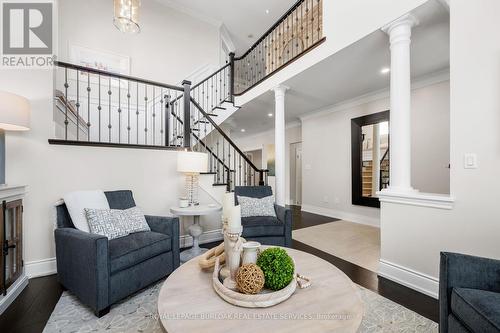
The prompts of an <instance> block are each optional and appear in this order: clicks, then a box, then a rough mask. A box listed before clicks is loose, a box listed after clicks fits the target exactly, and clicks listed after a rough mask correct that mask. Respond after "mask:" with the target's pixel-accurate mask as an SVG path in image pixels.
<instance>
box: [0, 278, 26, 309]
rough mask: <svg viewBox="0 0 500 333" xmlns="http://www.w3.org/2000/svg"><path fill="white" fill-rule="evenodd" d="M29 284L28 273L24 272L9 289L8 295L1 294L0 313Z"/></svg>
mask: <svg viewBox="0 0 500 333" xmlns="http://www.w3.org/2000/svg"><path fill="white" fill-rule="evenodd" d="M27 285H28V277H27V276H26V274H22V275H21V277H19V279H17V281H16V282H14V284H13V285H12V286H10V287H9V289H8V290H7V295H6V296H3V295H0V314H2V313H3V312H4V311H5V309H7V308H8V307H9V305H10V304H11V303H12V302H13V301H14V300H15V299H16V298H17V296H19V294H20V293H21V291H23V289H24V288H26V286H27Z"/></svg>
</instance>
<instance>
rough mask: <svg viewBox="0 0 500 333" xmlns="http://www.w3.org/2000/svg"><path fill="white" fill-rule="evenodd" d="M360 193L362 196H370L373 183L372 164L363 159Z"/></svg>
mask: <svg viewBox="0 0 500 333" xmlns="http://www.w3.org/2000/svg"><path fill="white" fill-rule="evenodd" d="M361 178H362V190H363V191H362V193H363V194H362V195H363V196H364V197H372V196H373V193H372V184H373V165H372V161H363V167H362V174H361Z"/></svg>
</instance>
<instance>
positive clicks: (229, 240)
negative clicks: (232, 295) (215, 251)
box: [223, 224, 243, 290]
mask: <svg viewBox="0 0 500 333" xmlns="http://www.w3.org/2000/svg"><path fill="white" fill-rule="evenodd" d="M242 231H243V228H242V227H241V226H239V227H230V226H229V225H227V224H225V226H224V253H225V256H226V267H227V268H228V269H229V276H227V277H226V278H225V279H224V283H223V284H224V286H225V287H226V288H229V289H231V290H236V289H237V284H236V274H237V273H238V268H240V262H241V251H242V250H243V242H242V240H241V237H240V236H241V233H242Z"/></svg>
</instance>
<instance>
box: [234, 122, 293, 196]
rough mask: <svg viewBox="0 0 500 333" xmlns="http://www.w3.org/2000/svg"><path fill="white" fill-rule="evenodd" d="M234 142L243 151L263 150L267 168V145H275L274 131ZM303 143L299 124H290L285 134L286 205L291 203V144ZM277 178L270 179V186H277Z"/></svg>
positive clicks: (263, 162)
mask: <svg viewBox="0 0 500 333" xmlns="http://www.w3.org/2000/svg"><path fill="white" fill-rule="evenodd" d="M233 140H234V142H235V143H236V145H238V147H240V149H241V150H242V151H251V150H256V149H262V164H263V165H262V167H263V168H266V167H267V145H269V144H274V130H272V131H266V132H262V133H259V134H254V135H249V136H246V137H238V138H233ZM300 141H302V129H301V127H300V125H298V124H289V125H288V126H287V128H286V133H285V146H286V148H285V162H286V163H285V170H286V171H285V177H286V183H285V186H286V188H285V200H286V204H289V203H290V144H292V143H295V142H300ZM275 183H276V182H275V177H269V185H270V186H271V187H273V193H274V185H275Z"/></svg>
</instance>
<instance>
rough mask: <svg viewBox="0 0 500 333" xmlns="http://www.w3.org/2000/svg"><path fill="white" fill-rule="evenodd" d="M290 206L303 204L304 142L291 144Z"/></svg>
mask: <svg viewBox="0 0 500 333" xmlns="http://www.w3.org/2000/svg"><path fill="white" fill-rule="evenodd" d="M290 204H291V205H296V206H300V205H301V204H302V142H295V143H292V144H290Z"/></svg>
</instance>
